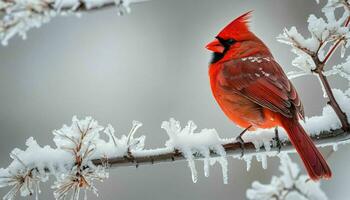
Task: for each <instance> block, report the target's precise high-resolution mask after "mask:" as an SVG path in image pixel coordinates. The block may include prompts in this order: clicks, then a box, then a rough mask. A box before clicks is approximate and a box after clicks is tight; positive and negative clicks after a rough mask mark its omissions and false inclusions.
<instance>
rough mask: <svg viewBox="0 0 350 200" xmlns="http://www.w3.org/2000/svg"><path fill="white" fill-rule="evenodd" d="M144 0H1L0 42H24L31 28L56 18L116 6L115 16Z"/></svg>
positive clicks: (4, 43) (126, 11)
mask: <svg viewBox="0 0 350 200" xmlns="http://www.w3.org/2000/svg"><path fill="white" fill-rule="evenodd" d="M142 1H145V0H26V1H23V0H0V41H1V43H2V45H7V44H8V40H9V39H11V38H12V37H13V36H15V35H17V34H18V35H20V36H21V37H22V38H23V39H26V33H27V31H28V30H30V29H31V28H35V27H36V28H39V27H40V26H41V25H42V24H44V23H48V22H49V21H50V20H51V19H52V18H53V17H55V16H59V15H60V16H66V15H73V14H74V15H78V16H80V14H81V13H82V12H83V11H87V10H93V9H98V8H102V7H111V6H113V5H115V7H116V10H117V14H118V15H124V14H126V13H129V12H130V4H132V3H137V2H142Z"/></svg>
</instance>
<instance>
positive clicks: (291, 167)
mask: <svg viewBox="0 0 350 200" xmlns="http://www.w3.org/2000/svg"><path fill="white" fill-rule="evenodd" d="M279 157H280V162H281V164H280V166H279V169H280V171H281V172H282V175H281V176H279V177H276V176H273V177H272V179H271V182H270V184H262V183H260V182H258V181H254V182H253V183H252V188H251V189H248V190H247V193H246V195H247V198H248V199H250V200H292V199H298V200H327V196H326V194H325V193H324V192H323V191H322V190H321V188H320V182H314V181H311V180H310V179H309V178H308V176H307V175H302V174H301V173H300V168H299V166H298V165H297V164H296V163H293V162H292V161H291V159H290V157H289V156H288V155H287V154H281V155H280V156H279Z"/></svg>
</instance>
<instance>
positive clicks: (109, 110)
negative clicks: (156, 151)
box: [0, 0, 350, 200]
mask: <svg viewBox="0 0 350 200" xmlns="http://www.w3.org/2000/svg"><path fill="white" fill-rule="evenodd" d="M248 10H254V13H253V18H252V23H251V27H252V30H253V31H254V32H255V33H256V34H257V35H258V36H260V37H261V38H262V39H263V40H264V41H265V42H266V43H267V44H268V46H269V47H270V48H271V51H272V52H273V54H274V55H275V57H276V59H277V60H278V61H279V62H280V63H281V65H282V66H283V67H284V69H285V70H286V71H290V70H292V69H293V68H292V67H291V64H290V63H291V60H292V58H293V57H294V55H293V54H292V53H291V52H290V49H289V47H287V46H286V45H284V44H280V43H278V42H277V41H276V36H277V35H278V34H279V33H280V32H281V31H282V29H283V28H284V27H290V26H292V25H296V26H297V27H298V28H299V29H300V30H302V32H304V33H306V30H305V29H306V19H307V16H308V14H309V13H318V14H319V13H320V6H319V5H317V4H316V3H315V1H312V0H309V1H304V0H294V1H287V0H284V1H281V0H269V1H261V0H251V1H233V0H221V1H213V0H177V1H174V0H154V1H151V2H148V3H142V4H138V5H135V6H133V7H132V13H131V14H130V15H127V16H124V17H118V16H117V13H116V10H114V9H109V10H104V11H99V12H93V13H91V14H85V15H83V17H82V18H81V19H78V18H76V17H59V18H55V19H54V20H52V22H51V23H49V24H47V25H44V26H43V27H42V28H40V29H34V30H31V31H30V32H29V35H28V39H27V40H26V41H23V40H21V39H19V38H15V39H12V40H11V41H10V44H9V46H8V47H0V91H1V92H0V134H1V141H0V166H1V167H6V166H7V165H8V163H9V162H10V161H11V160H10V158H9V155H8V153H9V152H10V151H11V150H12V149H13V148H14V147H21V148H24V142H25V140H26V138H28V137H29V136H34V138H36V139H37V140H38V142H39V143H40V144H50V145H52V144H53V142H52V134H51V131H52V130H53V129H57V128H60V127H61V126H62V124H63V123H69V124H70V123H71V122H70V120H71V117H72V116H73V115H75V114H76V115H78V116H79V117H84V116H86V115H91V116H93V117H94V118H96V119H97V120H98V121H99V122H100V123H101V124H103V125H106V124H107V123H111V124H112V125H113V126H114V127H115V128H116V130H117V132H118V133H126V132H127V131H128V130H129V128H130V126H131V121H132V120H133V119H136V120H139V121H142V122H143V123H144V127H142V129H141V130H140V133H144V134H146V135H147V139H146V143H147V147H149V148H151V147H161V146H163V145H164V142H165V141H166V140H167V135H166V134H165V132H164V131H163V130H161V129H160V124H161V122H162V121H163V120H167V119H168V118H169V117H175V118H176V119H178V120H180V121H181V122H182V123H183V124H184V123H186V122H187V120H189V119H192V120H194V121H195V122H196V123H197V125H198V126H199V127H200V128H216V129H217V131H218V132H219V134H220V135H221V136H222V137H229V136H233V135H236V134H237V133H239V129H238V128H236V127H235V125H233V124H232V123H231V122H230V121H229V120H228V119H227V118H226V117H225V116H224V115H223V113H222V112H221V111H220V110H219V108H218V106H217V105H216V103H215V101H214V99H213V98H212V95H211V91H210V88H209V82H208V75H207V70H208V67H207V65H208V60H209V58H210V53H209V52H208V51H206V49H205V48H204V46H205V45H206V43H208V42H209V41H211V40H212V39H213V37H214V36H215V34H216V33H217V32H218V31H219V30H220V29H221V28H222V27H223V26H224V25H226V24H227V23H228V22H230V21H231V20H232V19H233V18H235V17H236V16H238V15H240V14H242V13H244V12H246V11H248ZM336 57H338V56H336ZM293 83H294V84H295V86H296V88H297V89H298V91H299V94H300V96H301V98H302V100H303V102H304V105H305V111H306V115H307V116H311V115H315V114H320V112H321V109H322V107H323V106H324V104H325V101H324V100H323V98H322V93H321V89H320V86H319V83H318V81H317V79H316V78H315V77H311V76H309V77H303V78H299V79H296V80H294V81H293ZM331 84H332V86H334V87H340V88H345V87H346V86H347V84H346V82H345V81H343V80H341V79H340V78H339V79H338V80H335V79H332V80H331ZM328 151H329V149H324V152H328ZM348 152H350V147H349V146H343V147H341V148H340V150H339V151H338V152H337V153H336V154H334V155H333V156H332V157H331V158H330V159H329V163H330V165H331V167H332V169H333V172H334V178H333V179H332V180H331V181H326V182H322V188H323V189H324V190H325V192H326V193H327V194H328V196H329V197H330V199H337V200H338V199H340V200H341V199H346V198H348V197H349V195H350V191H349V179H350V172H349V170H348V166H350V161H349V159H348ZM294 160H297V161H298V162H299V159H298V158H297V157H294ZM277 164H278V159H277V158H269V159H268V169H267V170H263V169H262V168H261V165H260V164H259V163H257V162H256V161H255V160H254V162H253V166H252V169H251V171H249V172H247V171H246V166H245V163H244V162H243V161H240V160H232V159H230V160H229V184H228V185H223V183H222V177H221V171H220V167H219V166H218V165H216V166H214V167H212V168H211V172H212V173H211V175H210V177H209V178H205V177H204V176H203V174H202V163H198V165H197V168H198V170H199V171H200V176H199V181H198V183H196V184H193V183H192V180H191V177H190V171H189V169H188V167H187V164H186V163H185V162H179V163H169V164H161V165H157V166H142V167H141V168H139V169H135V168H118V169H116V170H112V171H111V177H110V178H109V179H108V180H107V181H105V182H104V183H102V184H98V186H99V189H100V190H99V193H100V199H106V200H112V199H130V200H134V199H140V198H142V199H145V200H154V199H155V200H158V199H159V200H161V199H166V200H179V199H183V200H187V199H192V200H199V199H201V200H212V199H220V200H232V199H235V200H236V199H237V200H240V199H245V191H246V189H247V188H248V187H250V184H251V182H252V181H254V180H259V181H262V182H265V183H266V182H269V181H270V178H271V176H272V175H273V174H279V172H277V170H278V169H277ZM7 190H8V189H1V190H0V195H1V196H3V195H4V194H5V192H6V191H7ZM43 191H44V192H43V194H42V198H41V199H53V197H52V193H51V192H52V191H51V190H49V189H48V187H44V189H43ZM89 196H90V199H96V197H95V196H93V195H89Z"/></svg>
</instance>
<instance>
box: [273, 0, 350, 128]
mask: <svg viewBox="0 0 350 200" xmlns="http://www.w3.org/2000/svg"><path fill="white" fill-rule="evenodd" d="M338 8H343V12H342V15H341V17H338V18H337V17H336V9H338ZM322 11H323V13H324V15H325V19H324V18H318V17H316V16H315V15H310V16H309V19H308V30H309V32H310V35H311V36H310V37H308V38H305V37H304V36H303V35H301V34H300V33H299V32H298V31H297V29H296V28H295V27H291V28H290V29H289V30H288V29H285V30H284V32H283V33H282V34H280V35H279V36H278V37H277V40H278V41H280V42H282V43H286V44H288V45H290V46H292V52H294V53H295V54H296V55H297V57H296V58H295V59H294V60H293V61H292V64H293V65H294V66H296V67H298V68H299V69H301V71H300V70H299V71H297V72H290V73H289V74H288V75H289V78H296V77H299V76H302V75H307V74H315V75H317V76H318V78H319V80H320V83H321V86H322V90H323V94H324V95H323V96H324V97H325V98H328V99H329V101H328V104H329V105H331V107H332V108H333V109H334V111H335V112H336V114H337V116H338V118H339V119H340V121H341V124H342V129H343V130H346V131H348V130H350V124H349V122H348V118H347V116H346V114H345V113H344V112H343V111H342V110H341V108H340V107H339V104H338V102H337V101H336V99H335V98H334V95H333V92H332V89H331V87H330V84H329V83H328V80H327V77H326V75H327V72H326V73H325V64H326V63H327V61H328V60H329V59H330V57H331V56H332V55H333V54H334V52H335V51H336V49H337V47H338V46H341V57H344V55H345V50H346V48H348V47H349V42H348V40H349V36H350V32H349V24H350V15H349V11H350V4H349V0H328V3H327V4H326V6H325V7H324V8H323V9H322ZM341 69H344V67H343V66H335V67H333V69H332V70H330V71H328V74H340V75H341V76H342V77H345V78H348V76H347V73H346V72H345V73H344V70H341Z"/></svg>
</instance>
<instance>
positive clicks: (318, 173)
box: [281, 118, 332, 180]
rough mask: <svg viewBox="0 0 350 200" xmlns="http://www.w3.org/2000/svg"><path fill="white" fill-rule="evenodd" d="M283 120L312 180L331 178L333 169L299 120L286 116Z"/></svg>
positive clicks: (283, 124)
mask: <svg viewBox="0 0 350 200" xmlns="http://www.w3.org/2000/svg"><path fill="white" fill-rule="evenodd" d="M281 121H282V126H283V128H284V129H285V130H286V132H287V133H288V137H289V139H290V141H291V142H292V144H293V146H294V147H295V149H296V150H297V152H298V153H299V155H300V157H301V159H302V160H303V163H304V165H305V168H306V170H307V172H308V174H309V176H310V178H311V179H312V180H319V179H322V178H324V179H329V178H331V176H332V172H331V169H330V168H329V166H328V164H327V162H326V161H325V159H324V158H323V156H322V154H321V153H320V152H319V151H318V149H317V147H316V146H315V144H314V143H313V141H312V140H311V138H310V137H309V136H308V135H307V133H306V132H305V130H304V128H303V127H302V126H301V125H300V123H299V122H298V120H296V119H292V118H284V119H283V120H281Z"/></svg>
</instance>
